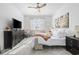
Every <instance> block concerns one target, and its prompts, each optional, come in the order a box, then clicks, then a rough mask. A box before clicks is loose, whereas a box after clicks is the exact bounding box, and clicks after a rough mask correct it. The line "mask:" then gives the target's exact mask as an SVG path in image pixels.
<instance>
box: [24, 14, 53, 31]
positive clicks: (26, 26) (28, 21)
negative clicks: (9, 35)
mask: <svg viewBox="0 0 79 59" xmlns="http://www.w3.org/2000/svg"><path fill="white" fill-rule="evenodd" d="M39 18H40V19H43V21H44V24H43V25H44V30H46V31H48V30H49V29H50V27H51V23H52V16H45V15H42V16H40V15H34V16H33V15H27V16H25V17H24V19H25V20H24V30H32V29H31V20H33V19H37V20H38V19H39Z"/></svg>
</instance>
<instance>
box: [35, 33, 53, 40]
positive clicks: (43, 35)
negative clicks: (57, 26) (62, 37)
mask: <svg viewBox="0 0 79 59" xmlns="http://www.w3.org/2000/svg"><path fill="white" fill-rule="evenodd" d="M51 35H52V34H51V33H50V32H48V33H43V34H40V33H38V34H35V35H34V36H40V37H42V38H43V39H44V40H45V41H47V40H48V39H49V38H50V37H51Z"/></svg>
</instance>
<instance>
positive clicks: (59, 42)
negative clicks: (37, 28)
mask: <svg viewBox="0 0 79 59" xmlns="http://www.w3.org/2000/svg"><path fill="white" fill-rule="evenodd" d="M38 43H39V44H43V45H48V46H57V45H58V46H65V38H58V37H51V38H49V39H48V40H47V41H45V40H44V39H43V38H42V37H39V39H38Z"/></svg>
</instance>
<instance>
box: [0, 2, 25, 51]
mask: <svg viewBox="0 0 79 59" xmlns="http://www.w3.org/2000/svg"><path fill="white" fill-rule="evenodd" d="M11 18H16V19H17V20H20V21H22V22H23V20H24V19H23V15H22V14H21V13H20V11H19V10H18V9H17V8H16V7H15V6H13V5H12V4H7V3H0V49H1V50H3V49H4V35H3V33H4V32H3V31H4V28H5V27H6V26H7V24H8V23H9V22H11V21H12V19H11ZM22 26H23V25H22Z"/></svg>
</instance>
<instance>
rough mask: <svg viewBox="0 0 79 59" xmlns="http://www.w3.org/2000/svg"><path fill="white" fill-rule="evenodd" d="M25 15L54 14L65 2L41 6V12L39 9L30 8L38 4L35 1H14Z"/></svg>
mask: <svg viewBox="0 0 79 59" xmlns="http://www.w3.org/2000/svg"><path fill="white" fill-rule="evenodd" d="M13 5H14V6H15V7H16V8H18V10H20V11H21V13H22V14H23V15H53V14H55V13H56V12H57V10H59V9H60V8H61V7H62V6H63V5H64V4H63V3H47V5H46V6H45V7H43V8H41V12H38V11H37V9H34V8H28V7H29V6H36V4H35V3H14V4H13Z"/></svg>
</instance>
